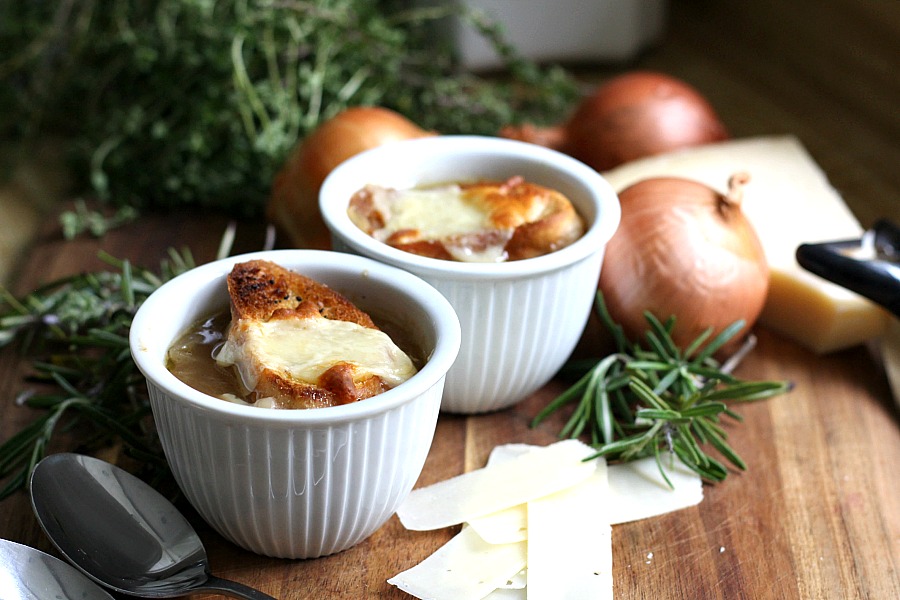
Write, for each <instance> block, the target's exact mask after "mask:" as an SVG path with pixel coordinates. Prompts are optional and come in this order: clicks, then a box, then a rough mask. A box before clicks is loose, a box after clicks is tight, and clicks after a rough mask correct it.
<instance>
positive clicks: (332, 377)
mask: <svg viewBox="0 0 900 600" xmlns="http://www.w3.org/2000/svg"><path fill="white" fill-rule="evenodd" d="M227 283H228V293H229V296H230V298H231V326H230V329H229V333H228V335H229V336H237V337H238V338H240V337H241V336H242V335H243V330H244V326H246V324H247V323H248V322H249V321H270V320H273V319H333V320H339V321H351V322H353V323H356V324H357V325H361V326H363V327H369V328H372V329H377V327H376V325H375V323H373V322H372V319H371V317H369V315H368V314H366V313H365V312H363V311H361V310H360V309H359V308H357V307H356V306H355V305H354V304H353V303H352V302H350V301H349V300H347V299H346V298H345V297H344V296H342V295H341V294H339V293H337V292H335V291H334V290H332V289H331V288H329V287H328V286H326V285H324V284H321V283H318V282H317V281H315V280H313V279H310V278H309V277H306V276H304V275H301V274H299V273H295V272H293V271H290V270H288V269H285V268H284V267H281V266H280V265H277V264H274V263H272V262H268V261H262V260H252V261H248V262H244V263H239V264H236V265H235V266H234V268H233V269H232V271H231V273H230V274H229V275H228V278H227ZM245 359H246V360H251V361H252V360H253V357H246V358H245ZM256 370H257V372H258V374H259V380H258V383H257V385H256V388H255V389H253V390H250V394H249V398H248V400H250V401H255V400H257V399H260V398H269V397H271V398H274V399H275V401H276V404H277V405H278V406H279V407H280V408H321V407H325V406H335V405H338V404H347V403H350V402H356V401H358V400H363V399H365V398H370V397H372V396H374V395H376V394H379V393H381V392H384V391H386V390H387V389H388V386H387V385H386V384H385V382H384V381H383V380H382V379H381V378H380V377H378V376H375V375H371V374H368V373H360V372H359V370H358V369H357V368H356V367H355V366H354V365H352V364H350V363H337V364H335V365H334V366H332V367H331V368H329V369H328V370H326V371H325V372H324V373H322V375H321V376H320V377H319V380H318V381H317V382H316V384H315V385H312V384H309V383H306V382H302V381H297V380H294V379H291V378H290V377H288V376H286V374H284V373H280V372H278V371H275V370H273V369H270V368H268V367H266V366H265V365H259V366H258V367H257V368H256Z"/></svg>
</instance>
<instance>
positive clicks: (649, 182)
mask: <svg viewBox="0 0 900 600" xmlns="http://www.w3.org/2000/svg"><path fill="white" fill-rule="evenodd" d="M747 180H748V177H747V176H746V175H744V174H740V175H736V176H734V177H732V180H731V182H730V190H729V193H728V194H726V195H722V194H719V193H718V192H716V191H715V190H712V189H711V188H709V187H707V186H706V185H703V184H701V183H698V182H695V181H691V180H687V179H681V178H675V177H660V178H651V179H646V180H643V181H640V182H638V183H636V184H634V185H632V186H630V187H628V188H626V189H625V190H623V191H622V192H621V193H620V194H619V199H620V202H621V207H622V218H621V222H620V225H619V229H618V230H617V231H616V233H615V235H613V237H612V239H611V240H610V242H609V243H608V245H607V247H606V254H605V256H604V262H603V267H602V269H601V274H600V282H599V288H600V291H602V292H603V297H604V300H605V302H606V306H607V308H608V310H609V313H610V316H611V317H612V319H613V320H614V321H615V322H617V323H619V324H620V325H621V326H622V328H623V330H624V332H625V334H626V336H627V337H628V338H629V339H631V340H637V339H638V338H639V337H640V336H642V335H643V333H644V332H645V331H646V330H647V328H648V324H647V320H646V318H645V316H644V312H645V311H649V312H651V313H652V314H653V315H654V316H656V317H657V318H659V319H660V320H662V321H665V320H666V319H667V318H669V317H670V316H674V317H675V328H674V330H673V332H672V338H673V340H674V341H675V343H676V344H677V345H678V346H679V347H680V348H686V347H687V346H689V345H690V344H691V343H692V342H693V341H694V340H695V339H696V338H697V337H698V336H700V335H701V334H702V333H703V332H704V331H705V330H706V329H708V328H710V327H711V328H713V330H714V332H713V335H712V336H710V338H708V339H709V340H711V339H712V338H713V337H714V336H715V335H716V334H718V333H719V332H721V331H722V330H723V329H724V328H726V327H728V326H729V325H731V324H732V323H734V322H735V321H737V320H739V319H742V320H743V321H744V322H745V325H744V328H743V329H742V330H741V332H740V333H739V334H738V335H736V336H735V337H734V338H732V342H731V343H730V344H728V346H726V349H733V347H734V346H735V345H736V344H738V343H739V342H740V340H741V339H742V338H743V337H744V336H745V334H746V333H747V332H748V331H749V330H750V328H751V327H752V326H753V324H754V323H755V322H756V320H757V318H758V317H759V314H760V312H761V311H762V308H763V304H764V303H765V299H766V293H767V291H768V282H769V266H768V263H767V261H766V258H765V254H764V252H763V248H762V245H761V244H760V241H759V238H758V237H757V235H756V231H755V230H754V229H753V226H752V225H751V224H750V222H749V221H748V220H747V218H746V217H745V216H744V214H743V212H742V211H741V208H740V203H741V195H742V193H741V191H742V190H741V188H742V186H743V184H744V183H746V181H747Z"/></svg>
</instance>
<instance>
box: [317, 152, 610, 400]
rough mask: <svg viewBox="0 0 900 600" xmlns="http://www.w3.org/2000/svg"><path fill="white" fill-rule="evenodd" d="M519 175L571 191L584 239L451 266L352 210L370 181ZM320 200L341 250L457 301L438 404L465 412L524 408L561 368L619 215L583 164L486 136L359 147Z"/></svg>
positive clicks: (388, 183) (402, 185)
mask: <svg viewBox="0 0 900 600" xmlns="http://www.w3.org/2000/svg"><path fill="white" fill-rule="evenodd" d="M513 176H522V177H524V178H525V179H526V180H527V181H530V182H533V183H537V184H540V185H543V186H546V187H549V188H553V189H556V190H557V191H559V192H562V193H563V194H565V195H566V196H567V197H568V198H569V200H570V201H571V202H572V203H573V205H574V206H575V208H576V210H577V211H578V212H579V213H580V215H581V216H582V218H583V219H584V220H585V223H586V232H585V233H584V235H583V236H582V237H581V238H580V239H578V240H577V241H576V242H574V243H573V244H571V245H569V246H566V247H564V248H561V249H559V250H556V251H554V252H551V253H549V254H545V255H543V256H538V257H535V258H529V259H525V260H518V261H508V262H497V263H469V262H455V261H450V260H441V259H435V258H429V257H424V256H419V255H416V254H412V253H409V252H405V251H403V250H399V249H397V248H393V247H391V246H389V245H387V244H384V243H382V242H380V241H378V240H376V239H375V238H373V237H371V236H370V235H368V234H367V233H366V232H364V231H363V230H361V229H360V228H358V227H357V226H356V225H354V224H353V222H352V221H351V220H350V217H349V216H348V214H347V207H348V204H349V202H350V198H351V197H352V196H353V194H354V193H355V192H357V191H358V190H360V189H362V188H363V187H364V186H365V185H367V184H374V185H380V186H384V187H389V188H395V189H406V188H414V187H418V186H427V185H434V184H440V183H448V182H453V181H472V180H483V179H487V180H500V181H503V180H506V179H508V178H510V177H513ZM319 207H320V210H321V212H322V216H323V218H324V220H325V223H326V225H327V226H328V228H329V230H330V231H331V235H332V244H333V248H334V249H335V250H339V251H344V252H348V253H353V254H360V255H363V256H368V257H370V258H373V259H375V260H378V261H380V262H383V263H385V264H389V265H392V266H395V267H399V268H401V269H404V270H406V271H409V272H411V273H414V274H416V275H418V276H419V277H421V278H422V279H424V280H425V281H427V282H429V283H430V284H431V285H433V286H434V287H435V288H437V289H438V290H439V291H440V292H441V293H442V294H443V295H444V296H445V297H446V298H447V299H448V300H449V301H450V304H451V305H452V306H453V308H454V309H455V310H456V313H457V315H458V316H459V320H460V323H461V325H462V346H461V349H460V353H459V358H458V359H457V361H456V363H455V364H454V365H453V367H452V368H451V369H450V372H449V373H448V374H447V383H446V386H445V389H444V401H443V403H442V410H444V411H446V412H453V413H464V414H474V413H484V412H488V411H493V410H499V409H502V408H506V407H509V406H511V405H513V404H516V403H517V402H519V401H521V400H523V399H525V398H527V397H528V396H529V395H531V394H532V393H534V392H535V391H537V390H538V389H539V388H541V387H542V386H544V385H545V384H546V383H547V382H548V381H549V380H550V379H552V377H553V375H554V374H555V373H556V372H557V371H558V370H559V368H560V367H561V366H562V365H563V364H564V363H565V361H566V359H567V358H568V357H569V355H570V354H571V352H572V351H573V350H574V348H575V346H576V344H577V343H578V340H579V339H580V337H581V335H582V333H583V331H584V328H585V325H586V324H587V320H588V317H589V315H590V311H591V307H592V305H593V300H594V298H595V296H596V292H597V282H598V279H599V276H600V268H601V265H602V262H603V254H604V250H605V248H606V243H607V242H608V241H609V239H610V238H611V237H612V235H613V233H614V232H615V230H616V228H617V227H618V224H619V219H620V214H621V213H620V206H619V201H618V197H617V196H616V193H615V191H614V190H613V189H612V187H611V186H610V185H609V183H607V181H606V180H605V179H604V178H603V177H602V176H601V175H600V174H599V173H597V172H596V171H595V170H593V169H591V168H590V167H588V166H587V165H585V164H583V163H581V162H579V161H577V160H575V159H573V158H571V157H569V156H566V155H564V154H562V153H560V152H556V151H554V150H550V149H547V148H543V147H540V146H537V145H534V144H528V143H524V142H518V141H514V140H506V139H500V138H490V137H481V136H438V137H432V138H424V139H419V140H405V141H400V142H392V143H389V144H385V145H384V146H380V147H377V148H375V149H372V150H368V151H366V152H364V153H361V154H358V155H356V156H354V157H352V158H350V159H348V160H347V161H345V162H344V163H342V164H340V165H339V166H338V167H337V168H336V169H334V170H333V171H332V172H331V174H330V175H329V176H328V177H327V178H326V180H325V182H324V184H323V186H322V189H321V192H320V195H319Z"/></svg>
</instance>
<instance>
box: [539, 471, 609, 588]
mask: <svg viewBox="0 0 900 600" xmlns="http://www.w3.org/2000/svg"><path fill="white" fill-rule="evenodd" d="M594 465H595V470H594V474H593V475H592V476H591V477H590V478H588V479H587V480H586V481H583V482H581V483H579V484H578V485H576V486H573V487H571V488H568V489H565V490H562V491H559V492H556V493H555V494H552V495H550V496H547V497H544V498H539V499H537V500H532V501H530V502H528V570H527V583H526V589H527V592H528V598H529V600H544V599H546V600H569V599H571V600H580V599H582V598H590V599H591V600H603V599H610V600H611V599H612V597H613V578H612V527H611V526H610V524H609V521H608V520H607V519H606V518H604V517H605V515H604V511H603V510H602V508H603V506H605V505H606V504H607V501H608V498H609V486H608V483H607V468H606V461H605V460H603V459H597V460H596V461H594ZM573 532H574V533H575V535H573Z"/></svg>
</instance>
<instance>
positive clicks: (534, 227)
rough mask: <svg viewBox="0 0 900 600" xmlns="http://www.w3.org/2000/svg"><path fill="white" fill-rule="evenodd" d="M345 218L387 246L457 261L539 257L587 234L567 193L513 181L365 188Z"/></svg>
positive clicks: (358, 194)
mask: <svg viewBox="0 0 900 600" xmlns="http://www.w3.org/2000/svg"><path fill="white" fill-rule="evenodd" d="M347 213H348V215H349V217H350V220H351V221H352V222H353V223H354V224H355V225H356V226H357V227H359V228H360V229H362V230H363V231H365V232H366V233H367V234H369V235H371V236H372V237H374V238H375V239H377V240H379V241H381V242H384V243H386V244H388V245H390V246H393V247H395V248H398V249H400V250H405V251H407V252H411V253H413V254H419V255H421V256H427V257H431V258H438V259H444V260H456V261H462V262H504V261H511V260H522V259H526V258H533V257H535V256H541V255H543V254H548V253H550V252H553V251H555V250H559V249H560V248H563V247H565V246H568V245H569V244H571V243H572V242H574V241H575V240H577V239H578V238H579V237H581V236H582V235H583V234H584V231H585V225H584V222H583V220H582V219H581V217H580V216H579V215H578V213H577V212H576V211H575V208H574V207H573V206H572V203H571V202H570V201H569V199H568V198H567V197H566V196H564V195H563V194H561V193H560V192H558V191H556V190H553V189H550V188H547V187H544V186H541V185H537V184H535V183H530V182H528V181H526V180H525V179H524V178H522V177H518V176H517V177H511V178H509V179H507V180H506V181H477V182H470V183H466V182H454V183H448V184H442V185H435V186H427V187H417V188H411V189H393V188H386V187H381V186H376V185H367V186H366V187H364V188H363V189H361V190H359V191H357V192H356V193H355V194H354V195H353V197H352V198H351V199H350V204H349V207H348V209H347Z"/></svg>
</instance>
